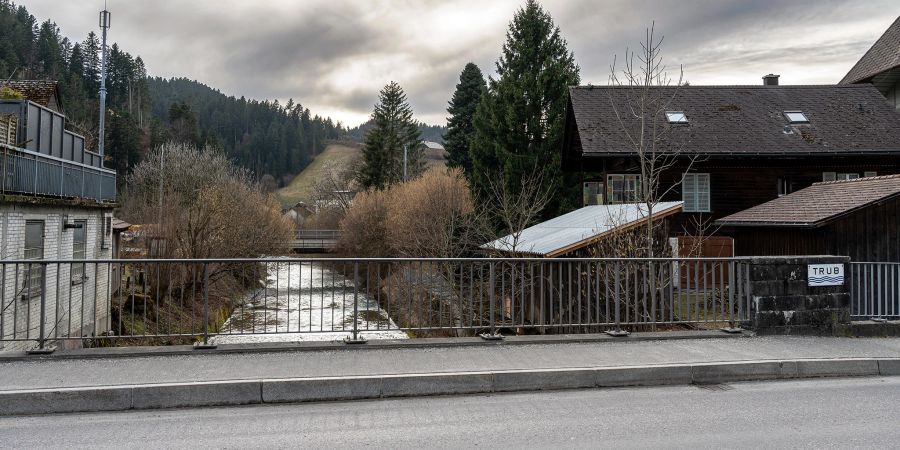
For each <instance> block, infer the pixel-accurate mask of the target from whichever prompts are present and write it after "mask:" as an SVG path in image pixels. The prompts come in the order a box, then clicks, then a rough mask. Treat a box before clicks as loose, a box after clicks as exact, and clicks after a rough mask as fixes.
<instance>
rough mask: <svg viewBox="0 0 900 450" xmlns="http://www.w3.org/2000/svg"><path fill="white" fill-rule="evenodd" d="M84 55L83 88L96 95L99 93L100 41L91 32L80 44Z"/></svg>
mask: <svg viewBox="0 0 900 450" xmlns="http://www.w3.org/2000/svg"><path fill="white" fill-rule="evenodd" d="M81 52H82V53H83V54H84V87H85V89H87V90H88V92H91V93H92V94H96V93H97V92H99V91H100V39H98V38H97V35H96V34H95V33H94V32H93V31H91V32H90V33H88V35H87V38H86V39H85V40H84V42H82V43H81Z"/></svg>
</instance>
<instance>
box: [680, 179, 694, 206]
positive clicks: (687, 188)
mask: <svg viewBox="0 0 900 450" xmlns="http://www.w3.org/2000/svg"><path fill="white" fill-rule="evenodd" d="M696 183H697V176H696V175H695V174H693V173H686V174H684V180H682V182H681V200H683V201H684V206H683V207H682V209H683V210H684V211H687V212H691V211H694V210H695V209H696V208H697V189H696Z"/></svg>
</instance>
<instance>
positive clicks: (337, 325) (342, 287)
mask: <svg viewBox="0 0 900 450" xmlns="http://www.w3.org/2000/svg"><path fill="white" fill-rule="evenodd" d="M351 276H352V274H351ZM356 295H358V313H357V314H356V317H355V318H354V313H353V298H354V286H353V281H352V280H349V279H347V278H345V277H344V276H343V274H341V273H339V272H336V271H335V270H331V269H329V268H327V267H324V266H323V265H322V264H321V263H318V262H304V263H302V264H301V263H297V262H292V263H287V262H284V263H269V264H268V270H267V278H266V280H265V287H264V288H260V289H258V290H257V291H256V292H253V293H252V294H250V295H248V296H247V298H246V299H245V300H244V301H243V302H242V304H241V305H239V306H238V307H237V308H236V309H235V310H234V312H233V313H232V315H231V317H229V318H228V320H227V321H226V322H225V324H224V325H223V326H222V333H223V334H222V335H219V336H216V337H215V338H214V339H212V342H213V343H216V344H236V343H256V342H297V341H335V340H342V339H344V338H347V337H349V336H351V330H352V329H353V321H354V319H355V320H356V322H357V328H358V329H359V330H361V332H360V335H361V336H362V337H364V338H366V339H407V338H408V336H407V334H406V333H405V332H403V331H400V330H397V325H396V324H395V323H394V322H393V321H391V319H390V318H389V317H388V315H387V314H386V313H385V312H384V310H383V309H381V307H379V305H378V304H377V303H376V302H375V301H374V300H373V299H372V298H370V297H369V296H368V295H366V294H364V293H363V292H362V291H359V292H358V293H356Z"/></svg>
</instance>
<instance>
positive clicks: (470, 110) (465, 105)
mask: <svg viewBox="0 0 900 450" xmlns="http://www.w3.org/2000/svg"><path fill="white" fill-rule="evenodd" d="M485 89H486V84H485V82H484V77H483V76H482V75H481V69H479V68H478V66H476V65H475V64H473V63H468V64H466V67H465V68H464V69H463V71H462V73H461V74H460V75H459V84H457V85H456V91H455V92H454V93H453V98H452V99H451V100H450V107H449V108H447V112H448V113H450V117H448V118H447V134H445V135H444V148H446V149H447V165H448V166H450V167H461V168H462V169H463V170H465V173H466V175H467V176H468V175H469V174H470V172H471V171H472V158H471V157H470V156H469V148H470V147H471V144H472V135H473V134H474V132H475V128H474V126H473V124H472V119H473V117H474V116H475V109H476V108H477V107H478V103H479V102H480V101H481V96H482V95H483V94H484V91H485Z"/></svg>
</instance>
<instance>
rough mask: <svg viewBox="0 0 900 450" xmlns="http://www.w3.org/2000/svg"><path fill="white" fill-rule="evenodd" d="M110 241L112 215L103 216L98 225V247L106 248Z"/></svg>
mask: <svg viewBox="0 0 900 450" xmlns="http://www.w3.org/2000/svg"><path fill="white" fill-rule="evenodd" d="M111 241H112V215H110V214H107V215H104V216H103V223H102V224H101V225H100V248H102V249H104V250H105V249H108V248H109V244H110V242H111Z"/></svg>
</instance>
